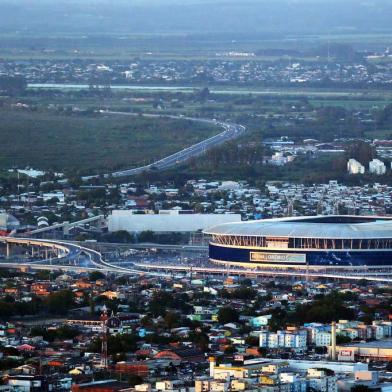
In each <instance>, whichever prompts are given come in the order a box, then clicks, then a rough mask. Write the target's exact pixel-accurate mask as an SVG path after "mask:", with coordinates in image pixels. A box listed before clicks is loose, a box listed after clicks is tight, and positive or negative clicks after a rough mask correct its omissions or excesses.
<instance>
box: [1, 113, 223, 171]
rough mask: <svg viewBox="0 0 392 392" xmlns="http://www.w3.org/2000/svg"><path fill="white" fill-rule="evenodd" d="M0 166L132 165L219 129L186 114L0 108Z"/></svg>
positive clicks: (100, 168) (82, 168)
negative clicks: (180, 117)
mask: <svg viewBox="0 0 392 392" xmlns="http://www.w3.org/2000/svg"><path fill="white" fill-rule="evenodd" d="M0 118H1V122H0V168H9V167H13V166H17V167H25V166H33V167H34V168H37V169H53V170H60V171H64V170H65V171H67V172H74V171H78V172H80V173H89V172H102V171H105V170H110V169H119V168H128V167H134V166H138V165H140V164H144V163H147V162H151V161H152V160H153V159H157V158H161V157H163V156H166V155H168V154H170V153H173V152H175V151H177V150H179V149H181V148H183V147H185V146H188V145H191V144H193V143H195V142H198V141H200V140H201V139H204V138H207V137H208V136H211V135H213V134H215V133H218V132H219V129H218V128H213V127H211V126H206V125H200V124H197V123H194V122H190V121H186V120H173V119H165V118H158V119H149V118H143V117H128V116H102V115H89V116H88V115H80V114H79V115H65V114H56V113H50V112H42V111H38V112H26V111H9V110H5V109H1V110H0Z"/></svg>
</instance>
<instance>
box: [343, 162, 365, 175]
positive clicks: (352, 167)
mask: <svg viewBox="0 0 392 392" xmlns="http://www.w3.org/2000/svg"><path fill="white" fill-rule="evenodd" d="M347 171H348V172H349V173H350V174H364V173H365V166H363V165H361V163H360V162H358V161H357V160H355V159H349V160H348V162H347Z"/></svg>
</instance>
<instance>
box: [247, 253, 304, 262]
mask: <svg viewBox="0 0 392 392" xmlns="http://www.w3.org/2000/svg"><path fill="white" fill-rule="evenodd" d="M250 261H253V262H257V263H295V264H305V263H306V254H304V253H271V252H251V253H250Z"/></svg>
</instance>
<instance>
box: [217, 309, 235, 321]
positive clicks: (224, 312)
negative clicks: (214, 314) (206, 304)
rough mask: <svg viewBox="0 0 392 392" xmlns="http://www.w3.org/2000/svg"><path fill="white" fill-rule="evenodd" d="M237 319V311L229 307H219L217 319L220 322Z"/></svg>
mask: <svg viewBox="0 0 392 392" xmlns="http://www.w3.org/2000/svg"><path fill="white" fill-rule="evenodd" d="M238 319H239V314H238V312H237V311H236V310H235V309H233V308H230V307H227V306H226V307H223V308H220V309H219V311H218V320H219V322H220V323H221V324H227V323H232V322H234V323H235V322H237V321H238Z"/></svg>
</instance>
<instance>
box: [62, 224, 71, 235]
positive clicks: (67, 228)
mask: <svg viewBox="0 0 392 392" xmlns="http://www.w3.org/2000/svg"><path fill="white" fill-rule="evenodd" d="M69 228H70V225H69V222H64V226H63V235H64V236H66V235H68V234H69Z"/></svg>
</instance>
